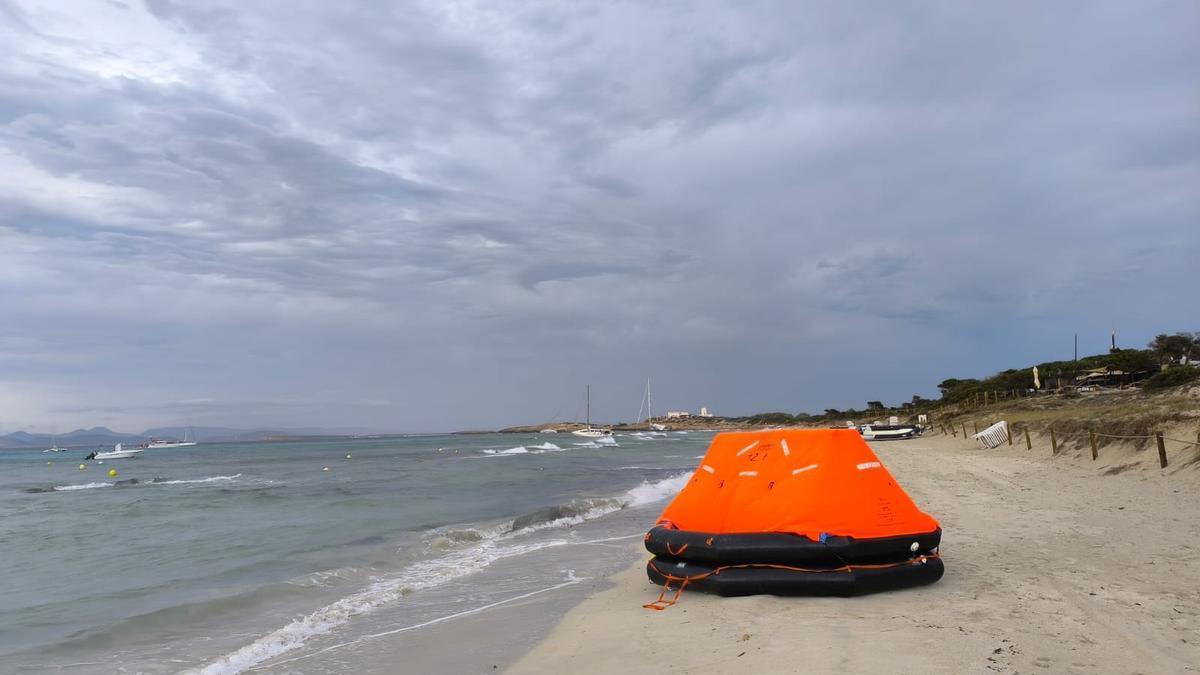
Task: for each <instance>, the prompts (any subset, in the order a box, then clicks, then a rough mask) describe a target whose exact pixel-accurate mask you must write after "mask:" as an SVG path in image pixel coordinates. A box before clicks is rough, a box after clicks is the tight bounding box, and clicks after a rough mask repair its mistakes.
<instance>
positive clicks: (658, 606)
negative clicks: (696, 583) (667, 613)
mask: <svg viewBox="0 0 1200 675" xmlns="http://www.w3.org/2000/svg"><path fill="white" fill-rule="evenodd" d="M687 584H688V582H687V579H684V580H683V583H681V584H679V588H677V589H675V596H674V597H673V598H671V599H670V600H667V599H666V597H667V591H669V590H671V581H670V580H669V579H668V580H667V583H665V584H663V587H662V592H660V593H659V594H658V599H657V600H655V601H654V602H651V603H648V604H645V605H642V607H644V608H646V609H653V610H655V611H659V612H661V611H663V610H664V609H666V608H668V607H670V606H671V605H674V604H675V603H677V602H679V596H680V595H683V589H684V587H685V586H687Z"/></svg>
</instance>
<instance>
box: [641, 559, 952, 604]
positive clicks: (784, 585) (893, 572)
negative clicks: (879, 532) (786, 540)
mask: <svg viewBox="0 0 1200 675" xmlns="http://www.w3.org/2000/svg"><path fill="white" fill-rule="evenodd" d="M715 569H717V568H716V567H714V566H712V565H702V564H697V563H691V562H687V561H684V560H664V559H662V558H654V559H652V560H650V562H648V563H646V576H648V577H649V578H650V581H651V582H652V583H653V584H655V585H657V586H662V585H664V584H666V583H667V581H668V579H667V577H666V576H665V575H664V573H666V574H670V575H671V576H674V577H695V579H694V580H692V581H689V582H688V584H687V588H688V590H699V591H705V592H708V593H714V594H716V595H721V596H725V597H734V596H743V595H791V596H839V597H852V596H856V595H866V594H868V593H878V592H881V591H893V590H899V589H902V588H912V587H914V586H923V585H925V584H932V583H933V582H935V581H937V580H938V579H941V578H942V574H943V573H944V572H945V567H944V566H943V565H942V560H941V558H923V559H921V558H918V559H913V560H910V561H907V562H903V563H898V564H896V565H893V566H890V567H883V568H866V569H862V568H860V569H851V570H842V571H828V572H807V571H799V570H787V569H780V568H777V567H734V568H726V569H722V570H721V571H719V572H716V573H715V574H714V573H713V571H714V570H715ZM706 575H707V576H706ZM678 587H679V582H672V583H671V588H678Z"/></svg>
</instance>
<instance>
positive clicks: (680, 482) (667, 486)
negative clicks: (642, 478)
mask: <svg viewBox="0 0 1200 675" xmlns="http://www.w3.org/2000/svg"><path fill="white" fill-rule="evenodd" d="M691 477H692V472H691V471H685V472H683V473H680V474H676V475H674V476H671V477H670V478H664V479H662V480H659V481H655V482H653V483H642V484H641V485H639V486H637V487H635V488H633V489H632V490H630V491H629V492H626V493H625V499H626V501H625V506H644V505H646V504H653V503H654V502H657V501H661V500H663V499H666V498H667V497H674V496H675V494H676V493H678V492H679V491H680V490H682V489H683V486H684V485H687V482H688V479H689V478H691Z"/></svg>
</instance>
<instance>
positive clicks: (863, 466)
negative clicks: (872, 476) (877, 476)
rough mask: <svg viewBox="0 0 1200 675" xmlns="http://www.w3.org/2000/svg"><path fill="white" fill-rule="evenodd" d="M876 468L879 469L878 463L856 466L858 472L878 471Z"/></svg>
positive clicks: (865, 463)
mask: <svg viewBox="0 0 1200 675" xmlns="http://www.w3.org/2000/svg"><path fill="white" fill-rule="evenodd" d="M878 468H879V462H863V463H862V464H859V465H858V470H859V471H864V470H866V469H878Z"/></svg>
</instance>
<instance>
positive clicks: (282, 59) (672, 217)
mask: <svg viewBox="0 0 1200 675" xmlns="http://www.w3.org/2000/svg"><path fill="white" fill-rule="evenodd" d="M969 4H970V6H969V7H968V6H967V5H966V4H962V3H933V2H931V3H873V2H872V3H857V2H837V3H828V2H792V1H779V2H750V3H736V6H734V3H710V2H698V1H694V0H681V1H678V2H655V3H626V2H620V1H614V0H602V1H598V2H570V3H563V2H547V3H542V2H528V1H522V2H512V3H496V2H470V1H466V2H463V1H458V0H431V1H429V2H338V3H333V2H325V1H324V0H310V1H304V0H299V1H297V0H288V1H286V2H282V1H280V2H254V3H246V2H240V1H233V0H230V1H228V2H219V1H213V2H192V1H184V0H148V1H146V2H144V3H143V2H142V0H108V1H104V0H96V1H93V2H69V1H65V0H57V1H55V2H33V1H25V0H0V432H7V431H13V430H16V429H21V428H24V429H42V430H46V429H48V428H49V426H50V425H51V423H52V422H53V423H54V424H56V425H57V427H58V429H59V430H60V431H61V430H63V429H66V428H73V427H76V426H84V425H86V426H91V425H94V424H105V425H108V426H111V427H114V428H117V429H121V430H127V431H138V430H140V429H141V428H144V427H146V426H150V425H156V424H173V423H182V422H185V421H191V422H193V423H194V424H196V425H202V424H224V425H233V426H260V425H282V426H292V427H301V426H325V427H361V428H371V429H385V430H396V431H426V430H451V429H462V428H486V427H495V426H500V425H506V424H514V423H539V422H544V421H549V420H552V419H566V418H571V417H573V416H574V415H575V414H576V413H580V414H581V411H580V407H581V406H580V402H581V399H582V393H583V388H584V385H585V384H587V383H591V385H592V391H593V417H594V418H596V419H599V420H601V421H615V420H627V419H631V418H632V417H633V416H634V414H635V413H636V411H637V409H638V403H639V400H640V398H641V395H642V389H643V387H644V384H645V378H646V377H647V376H649V377H651V378H653V382H654V389H655V400H656V407H658V408H659V409H663V408H668V407H669V408H691V409H695V408H697V407H698V406H701V405H706V406H708V407H710V408H712V409H714V410H715V411H716V412H717V413H724V414H746V413H751V412H756V411H764V410H786V411H791V412H795V411H799V410H809V411H815V410H821V409H823V408H825V407H829V406H834V407H847V406H851V405H857V406H862V405H863V404H864V402H865V401H866V400H867V399H883V400H886V401H890V402H897V401H900V400H906V399H908V398H909V397H910V396H912V395H913V394H914V393H917V394H922V395H925V396H933V395H936V388H935V385H936V383H937V382H939V381H941V380H942V379H944V378H946V377H950V376H979V375H987V374H990V373H992V372H995V371H997V370H999V369H1002V368H1004V367H1008V366H1023V365H1028V364H1031V363H1034V362H1037V361H1041V360H1046V359H1051V358H1062V357H1069V356H1070V353H1071V339H1072V338H1071V336H1072V334H1073V333H1074V332H1076V331H1078V332H1079V333H1080V348H1081V351H1083V352H1087V353H1092V352H1098V351H1102V350H1103V349H1105V348H1106V347H1107V341H1108V331H1109V329H1110V327H1111V326H1113V325H1115V326H1116V328H1117V332H1118V340H1119V342H1120V343H1122V344H1123V345H1124V346H1142V345H1144V343H1145V342H1146V341H1147V340H1148V339H1149V338H1150V337H1152V336H1153V334H1154V333H1156V332H1163V331H1168V332H1170V331H1175V330H1200V291H1197V289H1198V288H1200V278H1198V274H1197V269H1198V268H1197V264H1198V263H1197V261H1198V260H1200V123H1198V120H1200V71H1198V70H1197V64H1200V5H1197V4H1196V3H1195V2H1191V1H1190V0H1184V1H1180V2H1154V1H1146V2H1132V3H1131V2H1093V1H1091V0H1088V1H1083V2H1057V3H1043V2H1025V3H1021V2H1017V3H1008V2H1004V3H969Z"/></svg>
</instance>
